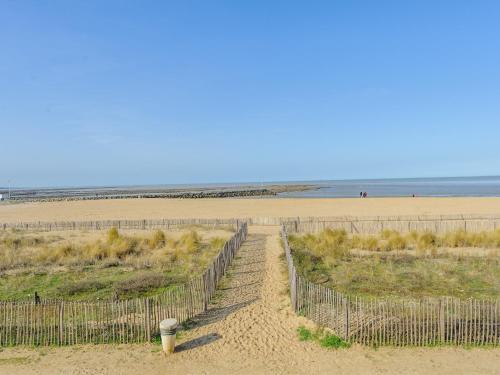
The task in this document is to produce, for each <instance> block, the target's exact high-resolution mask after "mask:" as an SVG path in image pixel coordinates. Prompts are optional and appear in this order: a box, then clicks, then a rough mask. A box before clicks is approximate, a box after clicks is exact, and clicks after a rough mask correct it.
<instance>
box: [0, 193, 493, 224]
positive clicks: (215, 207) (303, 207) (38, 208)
mask: <svg viewBox="0 0 500 375" xmlns="http://www.w3.org/2000/svg"><path fill="white" fill-rule="evenodd" d="M450 214H497V215H498V214H500V198H367V199H359V198H348V199H342V198H338V199H337V198H336V199H288V198H287V199H276V198H270V199H255V198H248V199H231V198H228V199H116V200H114V199H113V200H97V201H70V202H46V203H41V202H39V203H19V204H5V203H0V222H15V221H38V220H40V221H50V220H103V219H145V218H147V219H155V218H156V219H159V218H160V219H161V218H234V217H262V216H266V217H279V216H286V217H291V216H339V215H340V216H341V215H352V216H387V215H450Z"/></svg>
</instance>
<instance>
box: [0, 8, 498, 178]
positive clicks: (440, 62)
mask: <svg viewBox="0 0 500 375" xmlns="http://www.w3.org/2000/svg"><path fill="white" fill-rule="evenodd" d="M499 14H500V2H499V1H481V0H478V1H469V0H467V1H456V0H454V1H451V0H450V1H445V0H443V1H413V2H411V4H410V2H408V1H324V2H320V1H302V2H294V1H246V2H243V1H224V2H223V1H198V2H192V1H178V2H174V1H130V2H126V1H104V0H102V1H101V0H99V1H88V0H86V1H76V0H72V1H66V0H64V1H55V0H50V1H24V0H23V1H17V0H15V1H8V0H0V130H1V131H0V160H1V164H0V185H6V184H7V180H8V179H11V180H12V181H13V183H14V185H17V186H54V185H55V186H61V185H103V184H155V183H193V182H238V181H266V180H305V179H342V178H378V177H418V176H464V175H495V174H500V37H499V36H500V22H499Z"/></svg>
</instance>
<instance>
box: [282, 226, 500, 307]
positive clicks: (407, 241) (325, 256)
mask: <svg viewBox="0 0 500 375" xmlns="http://www.w3.org/2000/svg"><path fill="white" fill-rule="evenodd" d="M290 246H291V248H292V253H293V257H294V261H295V264H296V266H297V268H298V271H299V272H300V273H301V274H302V275H303V276H305V277H307V278H308V279H309V280H311V281H313V282H316V283H321V284H324V285H328V286H330V287H333V288H335V289H336V290H338V291H340V292H343V293H346V294H351V295H361V296H379V297H393V298H400V297H425V296H455V297H461V298H469V297H475V298H497V297H498V295H499V292H500V257H499V256H498V255H499V251H500V250H499V248H500V231H499V230H497V231H493V232H482V233H466V232H465V231H456V232H451V233H447V234H444V235H440V236H438V235H435V234H432V233H427V232H426V233H417V232H411V233H409V234H406V235H403V234H400V233H398V232H395V231H389V230H386V231H384V232H383V233H381V234H380V235H378V236H358V235H354V236H349V235H348V234H347V233H346V232H345V231H343V230H330V229H327V230H325V231H323V232H321V233H319V234H317V235H313V234H306V235H302V236H294V235H291V236H290Z"/></svg>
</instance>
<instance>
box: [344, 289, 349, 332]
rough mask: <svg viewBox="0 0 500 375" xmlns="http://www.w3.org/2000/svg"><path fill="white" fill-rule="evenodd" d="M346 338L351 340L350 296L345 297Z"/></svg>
mask: <svg viewBox="0 0 500 375" xmlns="http://www.w3.org/2000/svg"><path fill="white" fill-rule="evenodd" d="M344 304H345V305H344V339H345V340H346V341H348V340H349V298H347V297H344Z"/></svg>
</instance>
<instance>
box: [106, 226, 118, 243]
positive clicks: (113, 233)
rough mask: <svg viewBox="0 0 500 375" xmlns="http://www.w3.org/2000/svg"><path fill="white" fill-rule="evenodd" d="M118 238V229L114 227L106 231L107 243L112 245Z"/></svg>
mask: <svg viewBox="0 0 500 375" xmlns="http://www.w3.org/2000/svg"><path fill="white" fill-rule="evenodd" d="M119 238H120V233H118V229H116V227H113V228H111V229H110V230H108V242H109V243H113V242H115V241H116V240H118V239H119Z"/></svg>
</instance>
